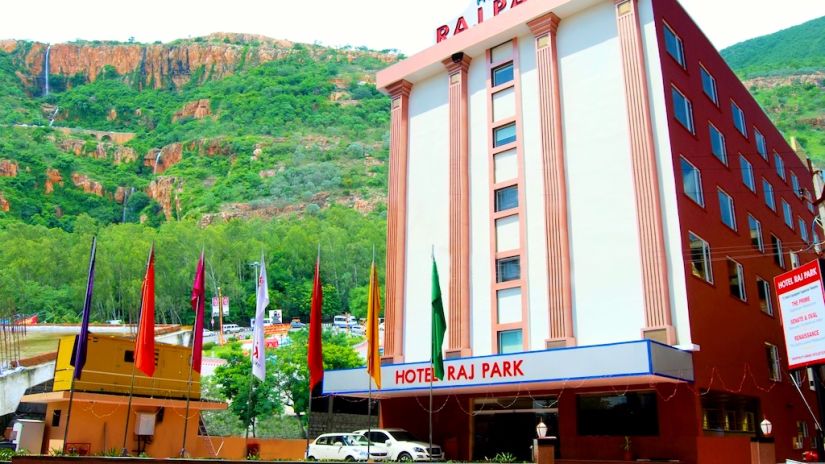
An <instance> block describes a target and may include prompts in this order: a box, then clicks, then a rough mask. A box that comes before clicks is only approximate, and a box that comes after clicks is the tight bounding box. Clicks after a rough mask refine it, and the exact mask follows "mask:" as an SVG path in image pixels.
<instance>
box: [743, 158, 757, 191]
mask: <svg viewBox="0 0 825 464" xmlns="http://www.w3.org/2000/svg"><path fill="white" fill-rule="evenodd" d="M739 168H740V169H741V170H742V183H743V184H745V185H746V186H747V187H748V189H750V191H751V192H755V191H756V182H755V181H754V180H753V165H752V164H751V162H750V161H748V160H747V159H745V157H744V156H742V155H739Z"/></svg>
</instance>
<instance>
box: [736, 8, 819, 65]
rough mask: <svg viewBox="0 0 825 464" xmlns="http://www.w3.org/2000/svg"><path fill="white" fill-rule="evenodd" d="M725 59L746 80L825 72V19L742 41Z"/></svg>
mask: <svg viewBox="0 0 825 464" xmlns="http://www.w3.org/2000/svg"><path fill="white" fill-rule="evenodd" d="M722 57H724V58H725V60H726V61H727V62H728V64H729V65H730V66H731V67H732V68H733V69H734V70H736V72H737V73H738V74H739V76H740V77H742V78H743V79H749V78H752V77H757V76H786V75H790V74H801V73H810V72H813V71H825V17H822V18H817V19H814V20H812V21H808V22H806V23H803V24H800V25H798V26H794V27H791V28H788V29H784V30H781V31H779V32H775V33H773V34H769V35H763V36H761V37H757V38H755V39H750V40H746V41H744V42H740V43H738V44H736V45H733V46H730V47H728V48H726V49H724V50H722Z"/></svg>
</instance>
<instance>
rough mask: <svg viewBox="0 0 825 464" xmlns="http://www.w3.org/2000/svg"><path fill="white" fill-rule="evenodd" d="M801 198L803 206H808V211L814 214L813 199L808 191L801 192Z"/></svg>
mask: <svg viewBox="0 0 825 464" xmlns="http://www.w3.org/2000/svg"><path fill="white" fill-rule="evenodd" d="M802 196H803V197H804V198H805V204H806V205H807V206H808V211H810V212H812V213H813V212H814V198H813V196H812V195H811V192H810V191H809V190H808V189H805V190H803V194H802Z"/></svg>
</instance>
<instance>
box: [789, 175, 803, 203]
mask: <svg viewBox="0 0 825 464" xmlns="http://www.w3.org/2000/svg"><path fill="white" fill-rule="evenodd" d="M791 188H792V189H793V193H794V195H796V197H797V198H802V197H803V196H804V195H805V192H804V191H803V190H802V188H801V187H800V186H799V178H798V177H796V174H794V172H793V171H791Z"/></svg>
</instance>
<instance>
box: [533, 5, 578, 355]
mask: <svg viewBox="0 0 825 464" xmlns="http://www.w3.org/2000/svg"><path fill="white" fill-rule="evenodd" d="M559 21H560V19H559V17H558V16H556V15H555V14H553V13H548V14H546V15H544V16H542V17H540V18H537V19H535V20H533V21H530V22H529V23H527V25H528V26H529V27H530V30H531V31H532V32H533V36H534V37H535V40H536V64H537V72H538V84H539V87H538V91H539V95H538V97H539V120H540V123H541V148H542V162H543V165H544V172H543V174H544V208H545V237H546V241H547V256H546V261H547V284H548V285H547V289H548V293H549V295H548V303H549V304H548V306H549V308H548V310H549V312H550V315H549V316H550V336H549V338H548V339H547V341H546V342H545V344H546V346H547V347H548V348H554V347H559V346H572V345H575V344H576V340H575V337H574V334H573V296H572V286H571V277H570V237H569V228H568V227H569V224H568V214H569V213H568V210H567V179H566V177H565V161H564V135H563V132H562V113H561V88H560V85H559V62H558V48H557V43H556V31H557V30H558V27H559Z"/></svg>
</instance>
